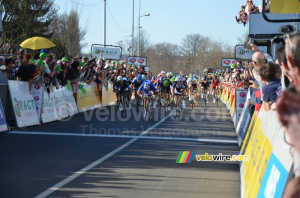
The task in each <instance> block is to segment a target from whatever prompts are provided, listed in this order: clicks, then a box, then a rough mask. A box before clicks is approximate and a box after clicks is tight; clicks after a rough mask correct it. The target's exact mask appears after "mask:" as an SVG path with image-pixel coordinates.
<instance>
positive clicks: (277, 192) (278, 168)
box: [257, 153, 288, 197]
mask: <svg viewBox="0 0 300 198" xmlns="http://www.w3.org/2000/svg"><path fill="white" fill-rule="evenodd" d="M287 177H288V171H287V170H286V169H285V168H284V167H283V165H282V164H281V162H280V161H279V160H278V159H277V157H276V156H275V155H274V153H272V155H271V157H270V160H269V163H268V166H267V169H266V171H265V174H264V176H263V180H262V182H261V185H260V189H259V192H258V195H257V197H281V196H282V193H283V190H284V187H285V183H286V180H287Z"/></svg>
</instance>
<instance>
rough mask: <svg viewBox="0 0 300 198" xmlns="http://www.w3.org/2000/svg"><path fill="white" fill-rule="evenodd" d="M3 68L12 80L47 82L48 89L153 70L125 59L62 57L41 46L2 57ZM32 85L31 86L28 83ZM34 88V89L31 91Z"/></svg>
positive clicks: (132, 76)
mask: <svg viewBox="0 0 300 198" xmlns="http://www.w3.org/2000/svg"><path fill="white" fill-rule="evenodd" d="M0 65H1V66H0V71H1V72H6V73H7V75H8V77H9V79H10V80H11V79H13V80H14V79H15V80H21V81H28V82H29V84H30V85H31V84H32V83H37V84H40V85H42V84H45V87H46V88H47V90H48V92H49V91H51V89H53V88H54V87H56V88H59V87H61V86H65V85H66V84H67V83H68V81H70V82H71V81H72V82H74V81H76V82H84V83H87V84H91V83H93V82H96V83H102V84H104V85H105V86H107V85H108V83H114V82H115V80H116V79H117V77H118V76H123V77H128V79H129V80H133V79H134V78H135V77H136V75H137V74H142V75H145V77H146V78H148V79H151V73H150V71H145V67H144V66H138V65H130V64H128V63H127V62H126V61H116V60H104V58H103V55H100V58H99V59H97V58H96V57H88V56H82V57H80V56H77V57H66V56H65V55H62V57H61V58H60V59H57V58H56V55H55V54H53V53H51V52H50V51H49V50H47V49H42V50H41V51H40V52H38V53H36V54H34V55H33V54H31V53H27V50H26V49H20V50H19V51H18V53H17V54H11V55H10V56H6V57H4V56H0ZM29 87H30V88H31V86H29ZM30 91H31V90H30Z"/></svg>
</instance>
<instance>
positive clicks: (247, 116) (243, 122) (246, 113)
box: [237, 104, 253, 147]
mask: <svg viewBox="0 0 300 198" xmlns="http://www.w3.org/2000/svg"><path fill="white" fill-rule="evenodd" d="M252 113H253V111H251V110H250V108H249V107H248V106H246V104H245V107H244V110H243V115H242V116H243V117H242V118H241V119H240V120H239V125H238V127H237V132H238V137H237V140H238V145H239V146H240V147H241V146H242V144H243V141H244V139H245V136H246V132H247V129H248V127H249V124H250V121H251V117H252Z"/></svg>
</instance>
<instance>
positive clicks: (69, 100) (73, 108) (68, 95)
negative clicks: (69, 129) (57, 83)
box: [62, 87, 78, 116]
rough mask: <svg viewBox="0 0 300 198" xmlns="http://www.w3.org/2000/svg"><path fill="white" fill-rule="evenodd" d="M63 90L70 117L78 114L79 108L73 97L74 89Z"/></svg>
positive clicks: (64, 88)
mask: <svg viewBox="0 0 300 198" xmlns="http://www.w3.org/2000/svg"><path fill="white" fill-rule="evenodd" d="M62 90H63V94H64V98H65V105H66V107H67V110H68V114H69V116H73V115H75V114H78V108H77V104H76V101H75V98H74V95H73V91H72V88H71V89H68V88H67V87H63V88H62Z"/></svg>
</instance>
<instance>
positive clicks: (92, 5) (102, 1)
mask: <svg viewBox="0 0 300 198" xmlns="http://www.w3.org/2000/svg"><path fill="white" fill-rule="evenodd" d="M70 1H71V2H73V3H76V4H77V5H81V6H96V5H99V4H101V3H103V1H101V2H99V3H96V4H92V5H86V4H81V3H78V2H76V1H73V0H70Z"/></svg>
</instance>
